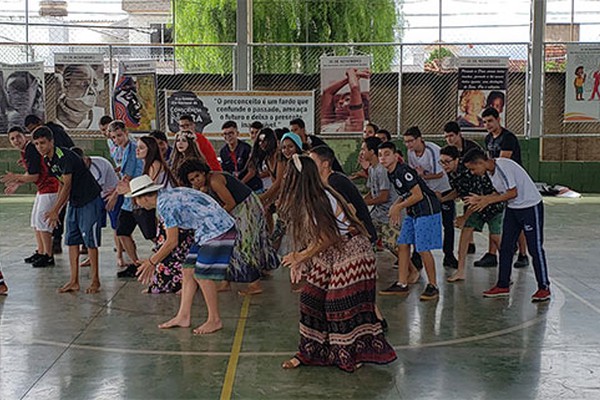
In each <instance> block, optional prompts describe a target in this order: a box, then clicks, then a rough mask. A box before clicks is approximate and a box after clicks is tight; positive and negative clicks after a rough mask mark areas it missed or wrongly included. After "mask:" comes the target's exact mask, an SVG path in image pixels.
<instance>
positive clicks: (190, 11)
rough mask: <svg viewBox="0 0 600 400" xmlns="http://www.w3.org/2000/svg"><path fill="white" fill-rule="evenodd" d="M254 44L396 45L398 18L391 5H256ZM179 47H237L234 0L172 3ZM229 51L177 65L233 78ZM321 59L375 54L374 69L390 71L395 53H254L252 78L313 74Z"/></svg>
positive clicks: (205, 52)
mask: <svg viewBox="0 0 600 400" xmlns="http://www.w3.org/2000/svg"><path fill="white" fill-rule="evenodd" d="M253 3H254V12H253V16H252V17H253V33H254V42H256V43H332V42H333V43H359V42H362V43H365V42H366V43H368V42H373V43H376V42H394V41H396V39H398V38H397V27H398V26H399V22H400V15H399V12H398V9H397V7H396V2H395V0H369V1H366V0H254V2H253ZM174 6H175V8H174V12H175V37H176V40H177V42H178V43H224V42H235V40H236V37H235V36H236V32H235V24H236V0H174ZM232 54H233V51H232V49H231V48H217V47H208V48H184V49H179V50H178V60H180V61H181V62H182V63H183V65H184V68H185V69H186V70H187V71H191V72H210V73H231V71H232V64H233V62H232V61H233V58H232ZM324 54H330V55H331V54H335V55H346V54H373V69H374V71H377V72H382V71H389V70H390V68H391V65H392V63H393V61H394V58H395V56H396V51H395V49H394V48H392V47H389V46H386V47H378V46H354V47H347V46H344V47H333V46H322V47H321V46H319V47H306V46H304V47H299V46H283V47H272V46H257V47H254V48H253V70H254V72H255V73H315V72H318V70H319V57H320V56H321V55H324Z"/></svg>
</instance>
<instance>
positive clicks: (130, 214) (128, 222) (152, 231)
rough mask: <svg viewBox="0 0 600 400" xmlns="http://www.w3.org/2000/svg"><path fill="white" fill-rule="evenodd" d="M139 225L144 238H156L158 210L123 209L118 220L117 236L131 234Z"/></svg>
mask: <svg viewBox="0 0 600 400" xmlns="http://www.w3.org/2000/svg"><path fill="white" fill-rule="evenodd" d="M136 226H139V227H140V230H141V231H142V235H144V239H146V240H153V239H154V238H156V210H155V209H153V210H145V209H141V208H138V209H136V210H134V211H127V210H123V209H121V212H120V213H119V220H118V222H117V236H131V234H132V233H133V231H134V230H135V227H136Z"/></svg>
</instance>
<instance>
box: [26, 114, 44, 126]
mask: <svg viewBox="0 0 600 400" xmlns="http://www.w3.org/2000/svg"><path fill="white" fill-rule="evenodd" d="M42 123H43V121H42V119H41V118H40V117H38V116H37V115H33V114H29V115H28V116H26V117H25V121H24V122H23V125H25V126H29V125H38V124H42Z"/></svg>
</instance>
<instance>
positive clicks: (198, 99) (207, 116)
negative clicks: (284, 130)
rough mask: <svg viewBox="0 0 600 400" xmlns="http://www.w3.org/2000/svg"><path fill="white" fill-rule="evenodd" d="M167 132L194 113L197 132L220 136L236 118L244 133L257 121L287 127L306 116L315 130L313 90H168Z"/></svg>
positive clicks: (306, 120) (270, 125) (311, 128)
mask: <svg viewBox="0 0 600 400" xmlns="http://www.w3.org/2000/svg"><path fill="white" fill-rule="evenodd" d="M165 98H166V99H167V101H166V102H165V107H166V111H165V115H166V117H167V131H169V132H171V133H175V132H177V131H178V130H179V117H181V116H182V115H185V114H187V115H191V116H192V118H194V121H196V131H197V132H202V133H204V134H206V135H220V134H221V126H222V125H223V123H224V122H226V121H235V122H236V123H237V125H238V129H239V130H240V132H247V131H248V130H249V128H250V124H252V122H253V121H260V122H262V123H263V125H264V126H268V127H270V128H273V129H274V128H280V127H287V126H288V125H289V122H290V121H291V120H292V119H295V118H302V119H303V120H304V122H305V123H306V130H307V132H314V126H315V124H314V114H315V110H314V109H315V101H314V94H313V92H188V91H173V90H166V91H165Z"/></svg>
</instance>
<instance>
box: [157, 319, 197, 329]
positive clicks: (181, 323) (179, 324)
mask: <svg viewBox="0 0 600 400" xmlns="http://www.w3.org/2000/svg"><path fill="white" fill-rule="evenodd" d="M190 324H191V321H190V318H189V317H188V318H181V317H178V316H175V317H174V318H172V319H170V320H168V321H167V322H163V323H162V324H160V325H158V329H171V328H189V327H190Z"/></svg>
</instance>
